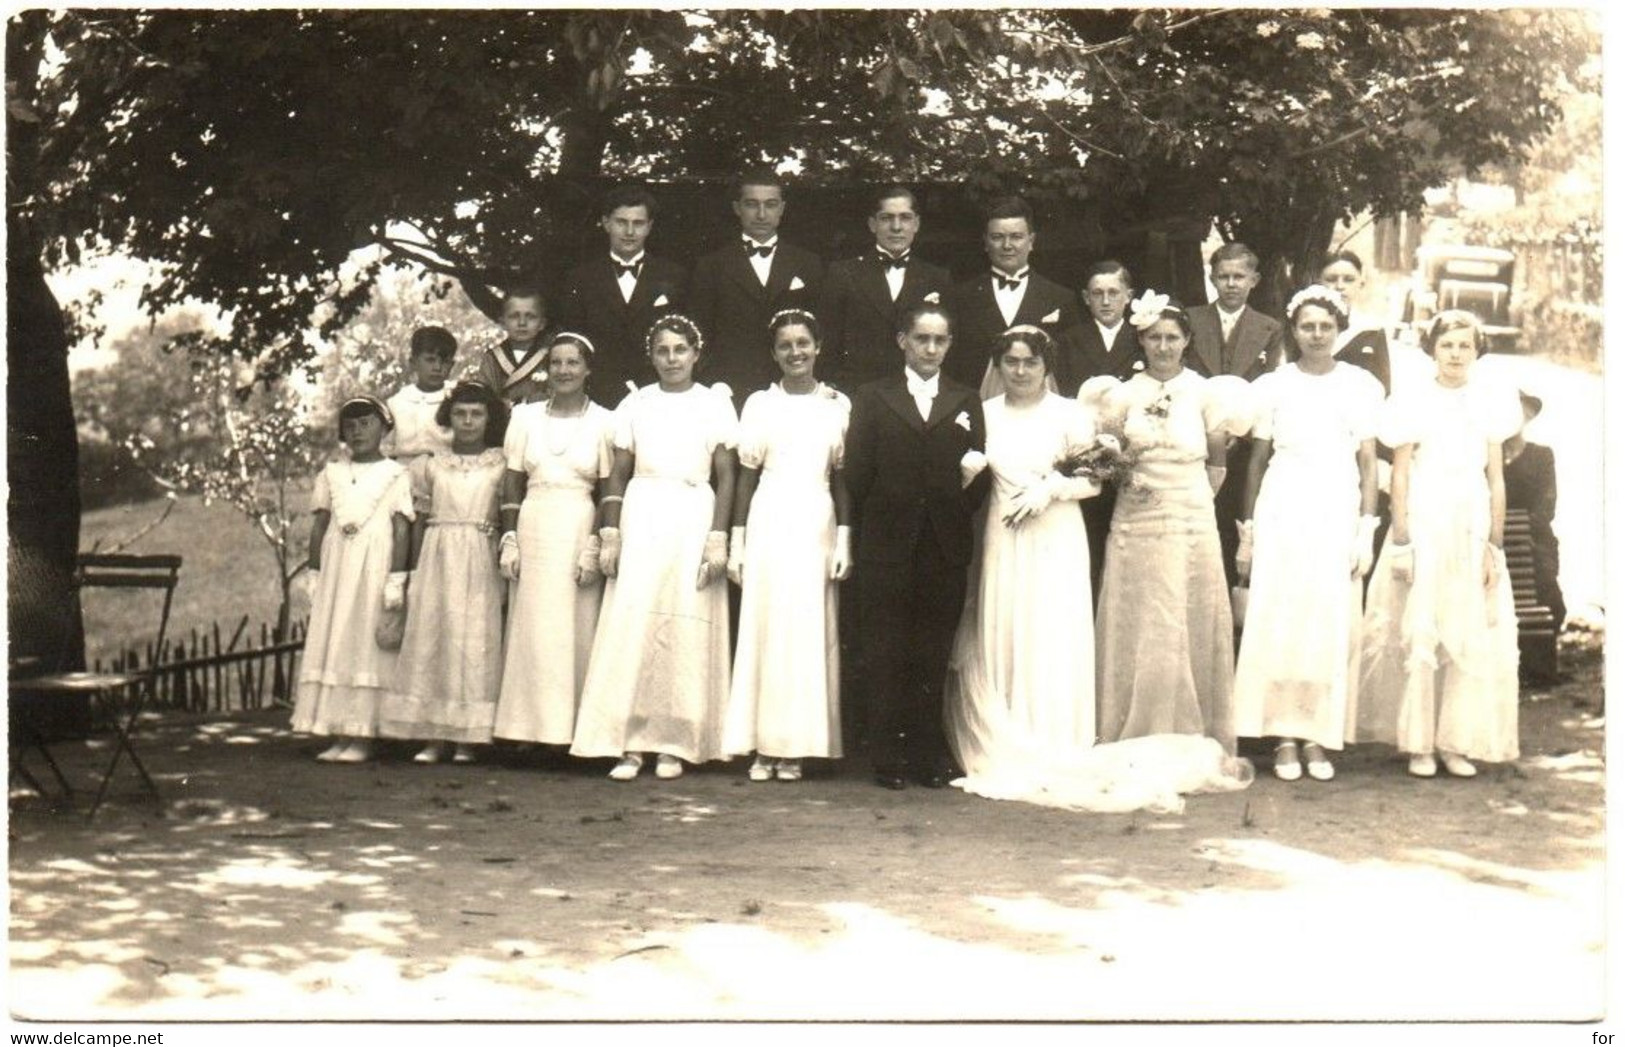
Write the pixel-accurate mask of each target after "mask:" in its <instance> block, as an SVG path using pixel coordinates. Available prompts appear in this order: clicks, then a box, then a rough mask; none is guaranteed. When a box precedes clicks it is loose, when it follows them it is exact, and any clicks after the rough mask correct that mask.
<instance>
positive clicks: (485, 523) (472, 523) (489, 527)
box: [427, 516, 497, 534]
mask: <svg viewBox="0 0 1625 1047" xmlns="http://www.w3.org/2000/svg"><path fill="white" fill-rule="evenodd" d="M427 526H429V527H477V528H479V529H480V531H481V532H482V533H484V534H496V533H497V529H496V525H495V524H493V523H492V522H491V521H490V520H452V519H448V518H446V517H442V516H431V517H429V522H428V524H427Z"/></svg>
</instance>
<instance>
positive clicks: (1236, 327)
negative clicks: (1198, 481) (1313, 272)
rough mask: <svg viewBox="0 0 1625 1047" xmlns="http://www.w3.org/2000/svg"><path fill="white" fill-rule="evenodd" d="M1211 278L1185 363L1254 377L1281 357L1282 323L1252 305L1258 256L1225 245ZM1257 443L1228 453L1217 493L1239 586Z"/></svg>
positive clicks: (1194, 314) (1227, 565) (1230, 569)
mask: <svg viewBox="0 0 1625 1047" xmlns="http://www.w3.org/2000/svg"><path fill="white" fill-rule="evenodd" d="M1208 278H1209V279H1210V280H1212V281H1213V287H1214V290H1216V291H1217V292H1218V295H1219V297H1218V301H1216V302H1211V303H1209V304H1207V305H1199V306H1197V307H1196V308H1194V309H1192V310H1190V318H1191V344H1190V346H1189V348H1187V349H1186V351H1185V363H1186V365H1187V366H1189V367H1190V368H1191V369H1192V370H1194V371H1196V372H1197V373H1199V374H1202V375H1204V376H1207V377H1212V376H1214V375H1221V374H1232V375H1237V376H1239V377H1241V378H1244V379H1246V380H1247V381H1249V382H1250V381H1252V380H1253V379H1255V378H1257V377H1258V376H1259V375H1261V374H1263V373H1264V372H1266V371H1273V370H1274V369H1275V367H1276V366H1277V365H1278V364H1279V363H1280V362H1281V324H1280V322H1279V321H1276V320H1273V319H1271V318H1270V317H1268V316H1265V315H1264V314H1263V313H1261V312H1259V311H1258V310H1257V309H1254V308H1253V307H1252V306H1250V305H1248V304H1247V296H1248V295H1249V294H1251V293H1252V290H1253V288H1254V287H1257V286H1258V279H1259V268H1258V255H1257V254H1255V253H1254V252H1253V249H1252V248H1250V247H1248V246H1247V245H1246V244H1244V243H1241V242H1240V241H1233V242H1231V243H1228V244H1224V245H1222V246H1221V247H1220V248H1219V249H1218V250H1216V251H1214V252H1213V255H1212V257H1211V258H1210V259H1209V260H1208ZM1252 445H1253V442H1252V441H1251V440H1249V439H1247V438H1246V437H1241V438H1240V439H1238V440H1236V441H1235V442H1234V443H1232V444H1231V445H1230V453H1229V454H1228V455H1226V457H1225V470H1226V472H1225V478H1224V484H1223V486H1221V487H1220V488H1219V493H1218V494H1216V495H1214V497H1213V510H1214V513H1215V514H1216V515H1217V517H1218V521H1219V548H1220V551H1221V552H1222V553H1223V555H1224V574H1225V577H1226V578H1227V579H1229V581H1230V584H1231V585H1232V586H1234V585H1235V584H1236V582H1237V579H1238V577H1239V576H1238V575H1237V574H1236V544H1237V541H1238V539H1237V535H1236V520H1237V519H1238V518H1239V517H1240V515H1241V491H1242V487H1243V486H1244V485H1245V484H1246V482H1247V477H1246V472H1247V460H1248V458H1249V457H1251V455H1252Z"/></svg>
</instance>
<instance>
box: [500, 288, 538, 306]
mask: <svg viewBox="0 0 1625 1047" xmlns="http://www.w3.org/2000/svg"><path fill="white" fill-rule="evenodd" d="M515 298H534V299H536V302H537V304H539V305H540V306H541V307H542V311H543V312H546V311H547V298H546V297H545V296H544V295H543V294H542V289H541V287H540V286H538V285H536V284H514V285H512V286H510V287H508V288H506V289H504V290H503V292H502V304H503V305H507V304H508V303H509V302H511V301H512V300H513V299H515Z"/></svg>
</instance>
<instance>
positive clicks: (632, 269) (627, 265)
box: [609, 258, 643, 280]
mask: <svg viewBox="0 0 1625 1047" xmlns="http://www.w3.org/2000/svg"><path fill="white" fill-rule="evenodd" d="M609 264H610V265H613V266H614V267H615V279H617V280H619V279H620V278H621V277H623V276H630V277H632V279H634V280H636V279H637V278H638V275H639V274H640V273H642V272H643V259H641V258H640V259H638V260H637V261H635V262H617V261H615V260H614V259H613V258H611V259H610V261H609Z"/></svg>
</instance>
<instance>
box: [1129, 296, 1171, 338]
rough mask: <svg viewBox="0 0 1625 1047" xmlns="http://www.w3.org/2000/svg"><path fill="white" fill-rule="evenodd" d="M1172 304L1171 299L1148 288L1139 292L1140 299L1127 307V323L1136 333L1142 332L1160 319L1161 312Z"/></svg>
mask: <svg viewBox="0 0 1625 1047" xmlns="http://www.w3.org/2000/svg"><path fill="white" fill-rule="evenodd" d="M1172 304H1173V299H1171V298H1169V297H1168V296H1167V295H1165V294H1157V293H1155V292H1153V291H1152V290H1151V289H1150V288H1146V289H1145V290H1144V291H1142V292H1140V297H1138V298H1136V299H1134V301H1132V302H1130V303H1129V305H1128V322H1129V323H1131V324H1133V325H1134V329H1135V330H1136V331H1143V330H1145V329H1146V328H1147V327H1150V326H1151V325H1152V324H1154V323H1156V322H1157V321H1158V320H1161V319H1162V311H1163V310H1164V309H1167V308H1168V307H1169V306H1170V305H1172Z"/></svg>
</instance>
